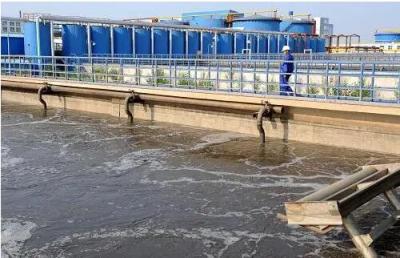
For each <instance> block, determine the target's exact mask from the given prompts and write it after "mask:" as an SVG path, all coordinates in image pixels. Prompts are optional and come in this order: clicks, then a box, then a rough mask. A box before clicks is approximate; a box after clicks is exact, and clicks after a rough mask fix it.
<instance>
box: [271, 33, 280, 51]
mask: <svg viewBox="0 0 400 258" xmlns="http://www.w3.org/2000/svg"><path fill="white" fill-rule="evenodd" d="M279 51H280V49H278V38H277V36H275V35H271V36H270V39H269V53H271V54H274V53H279Z"/></svg>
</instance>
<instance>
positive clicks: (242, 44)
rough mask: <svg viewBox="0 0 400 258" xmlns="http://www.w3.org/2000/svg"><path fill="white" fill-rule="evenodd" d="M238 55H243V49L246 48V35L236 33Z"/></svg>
mask: <svg viewBox="0 0 400 258" xmlns="http://www.w3.org/2000/svg"><path fill="white" fill-rule="evenodd" d="M235 41H236V51H235V53H236V54H242V53H243V49H245V48H246V34H243V33H236V40H235Z"/></svg>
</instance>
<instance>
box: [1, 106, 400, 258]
mask: <svg viewBox="0 0 400 258" xmlns="http://www.w3.org/2000/svg"><path fill="white" fill-rule="evenodd" d="M2 109H3V110H2V147H1V151H2V179H1V180H2V181H1V182H2V256H4V257H99V256H101V257H359V254H358V253H357V251H356V250H355V248H354V247H353V245H352V243H351V241H350V240H349V238H348V236H347V234H346V232H345V231H341V230H340V229H338V230H335V231H332V232H331V233H329V234H327V235H317V234H315V233H312V232H310V231H307V230H305V229H302V228H298V227H292V226H288V225H287V224H285V223H284V222H282V221H280V220H279V219H278V218H277V217H276V215H277V213H281V212H284V209H283V203H284V202H285V201H288V200H295V199H299V198H301V197H303V196H304V195H306V194H308V193H311V192H312V191H315V190H317V189H319V188H321V187H324V186H326V185H328V184H330V183H332V182H334V181H336V180H338V179H341V178H343V177H345V176H346V175H348V173H349V172H350V171H352V170H353V169H355V168H356V167H357V166H359V165H365V164H378V163H389V162H398V161H399V159H400V157H398V156H392V155H383V154H377V153H370V152H362V151H357V150H351V149H344V148H334V147H328V146H320V145H313V144H303V143H298V142H284V141H281V140H276V139H267V142H266V144H265V145H264V146H261V145H259V144H258V138H256V137H250V136H248V135H242V134H237V133H227V132H219V131H212V130H205V129H199V128H190V127H183V126H178V125H171V124H164V123H153V122H149V121H135V123H134V124H133V125H130V124H127V122H126V121H125V120H118V119H116V118H113V117H109V116H105V115H104V116H103V115H95V114H89V113H80V112H73V111H63V110H59V109H57V110H56V109H50V110H49V111H48V112H47V114H46V115H45V116H44V115H43V112H42V111H41V108H40V107H39V106H21V105H16V104H12V103H5V104H4V103H3V106H2ZM382 204H383V201H382V199H377V200H376V201H374V202H373V206H372V208H368V209H371V210H366V209H367V208H365V207H362V208H361V209H360V210H359V211H358V212H357V215H358V218H360V219H359V221H358V222H359V223H360V225H363V226H366V225H369V224H370V223H371V222H373V221H377V220H379V219H380V218H383V217H384V216H385V215H386V214H387V212H388V207H387V206H385V205H382ZM366 212H368V213H369V214H371V215H369V216H367V217H365V216H363V215H365V214H366ZM376 249H377V250H378V252H379V253H380V254H382V255H385V256H387V257H400V232H399V228H398V227H397V228H396V227H395V228H393V229H392V230H391V231H389V232H388V233H387V234H385V235H384V236H383V237H382V239H380V240H379V241H378V243H377V244H376Z"/></svg>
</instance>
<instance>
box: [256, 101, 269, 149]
mask: <svg viewBox="0 0 400 258" xmlns="http://www.w3.org/2000/svg"><path fill="white" fill-rule="evenodd" d="M271 114H272V112H271V105H270V104H269V103H268V102H267V103H266V104H265V105H264V106H262V107H261V108H260V110H259V111H258V113H257V129H258V132H259V133H260V143H265V131H264V128H263V117H264V116H270V115H271Z"/></svg>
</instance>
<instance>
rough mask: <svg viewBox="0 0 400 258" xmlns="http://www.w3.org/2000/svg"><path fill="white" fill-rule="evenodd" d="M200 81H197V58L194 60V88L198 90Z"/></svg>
mask: <svg viewBox="0 0 400 258" xmlns="http://www.w3.org/2000/svg"><path fill="white" fill-rule="evenodd" d="M198 86H199V85H198V81H197V58H196V59H195V60H194V87H195V89H197V87H198Z"/></svg>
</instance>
